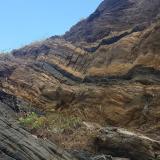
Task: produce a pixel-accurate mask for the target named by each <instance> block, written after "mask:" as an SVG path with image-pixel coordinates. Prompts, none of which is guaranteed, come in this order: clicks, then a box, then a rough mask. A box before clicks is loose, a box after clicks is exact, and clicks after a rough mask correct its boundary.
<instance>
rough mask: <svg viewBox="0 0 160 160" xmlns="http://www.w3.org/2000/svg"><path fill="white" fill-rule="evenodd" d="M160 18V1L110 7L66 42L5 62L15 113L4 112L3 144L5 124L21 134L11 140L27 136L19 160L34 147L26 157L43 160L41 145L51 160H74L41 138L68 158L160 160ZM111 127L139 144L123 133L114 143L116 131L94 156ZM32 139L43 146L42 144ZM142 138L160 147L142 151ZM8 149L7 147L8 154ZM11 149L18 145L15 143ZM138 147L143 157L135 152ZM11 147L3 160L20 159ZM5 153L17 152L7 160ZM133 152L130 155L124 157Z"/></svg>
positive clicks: (1, 95) (4, 81) (107, 2)
mask: <svg viewBox="0 0 160 160" xmlns="http://www.w3.org/2000/svg"><path fill="white" fill-rule="evenodd" d="M159 16H160V1H159V0H152V1H151V0H139V1H138V0H104V1H103V2H102V3H101V4H100V6H99V7H98V8H97V10H96V11H95V12H94V13H93V14H92V15H90V16H89V17H88V18H87V19H85V20H83V21H81V22H79V23H78V24H77V25H75V26H73V27H72V28H71V30H70V31H69V32H67V33H66V34H65V35H64V36H62V37H57V36H56V37H51V38H48V39H46V40H45V41H42V42H36V43H33V44H30V45H28V46H25V47H23V48H21V49H17V50H14V51H12V52H11V53H10V54H8V55H0V102H1V103H3V105H1V109H2V110H5V108H6V107H8V109H7V111H5V112H4V113H6V112H9V113H8V114H5V115H4V113H3V112H1V117H2V118H1V119H2V120H1V122H0V123H3V124H2V132H0V134H2V136H4V135H3V128H5V126H6V124H7V126H9V127H8V128H7V133H10V132H11V131H10V130H14V133H13V135H11V137H13V138H14V134H16V135H19V134H20V137H22V139H23V140H22V142H21V143H20V150H18V155H19V156H20V157H18V158H19V159H23V158H22V156H21V154H22V152H23V146H24V145H25V144H26V143H27V144H30V145H29V146H30V148H29V150H30V151H28V150H26V149H25V155H26V157H25V158H26V159H27V158H28V157H27V156H28V155H27V154H28V153H31V155H33V154H34V155H33V156H34V157H35V156H36V158H37V160H38V159H43V158H41V157H43V156H44V155H43V154H42V155H41V154H40V153H37V151H38V152H39V151H40V150H37V149H36V148H39V145H42V150H43V151H42V152H45V153H46V154H47V155H48V156H50V154H52V157H57V156H59V158H61V159H65V158H66V157H67V158H68V157H70V155H68V153H66V152H65V155H64V156H63V155H62V154H59V152H56V151H55V150H54V149H53V148H54V147H55V146H54V145H53V144H51V142H48V141H47V142H44V141H43V140H41V138H44V139H45V138H49V139H50V140H51V141H53V142H54V143H57V144H59V145H60V146H61V147H64V148H65V149H68V150H69V151H71V150H72V151H73V150H74V151H73V152H72V153H73V155H74V156H75V157H78V158H81V159H83V158H86V159H93V158H94V159H96V158H97V157H98V158H99V159H100V158H102V157H103V154H110V155H111V156H108V155H105V158H108V159H109V158H110V159H117V158H116V157H121V158H126V159H131V160H132V159H134V160H139V157H141V159H146V157H148V154H149V157H150V158H151V159H156V158H158V155H159V151H160V148H159V140H160V137H159V131H160V130H159V128H160V127H159V126H160V107H159V106H160V95H159V91H160V70H159V69H160V58H159V49H160V20H159ZM12 110H14V112H13V111H12ZM15 112H16V114H15ZM2 113H3V114H2ZM33 113H34V114H33ZM33 115H34V116H33ZM35 115H36V116H35ZM6 116H9V117H13V119H11V122H12V121H13V122H14V123H17V121H18V122H19V123H20V124H22V126H18V125H17V124H15V125H16V127H17V128H18V130H16V131H15V127H12V124H10V122H8V120H6V119H5V117H6ZM9 119H10V118H9ZM13 122H12V123H13ZM22 122H23V123H22ZM30 122H31V123H30ZM44 122H45V123H44ZM8 123H9V124H8ZM86 124H87V125H86ZM106 126H116V127H122V128H126V129H128V130H131V131H134V137H133V138H132V136H131V135H133V134H131V135H130V134H129V135H130V136H131V137H130V136H129V140H128V139H127V138H128V135H125V138H126V141H124V142H123V141H121V139H122V137H123V135H122V137H121V136H119V135H118V136H117V132H116V133H114V134H115V136H113V137H110V134H111V135H114V134H112V132H111V133H110V131H109V133H108V135H107V136H106V135H105V137H107V141H106V139H103V136H102V138H100V146H101V143H102V145H103V149H102V150H101V148H100V149H99V150H95V148H96V147H97V149H98V147H99V146H98V145H99V144H95V143H91V142H92V141H93V137H97V135H99V132H101V131H99V129H100V128H103V127H106ZM21 127H23V128H24V127H25V129H27V130H28V131H27V132H26V131H24V129H22V128H21ZM100 130H101V129H100ZM113 130H114V129H113ZM114 131H115V130H114ZM19 132H20V133H19ZM28 132H31V133H32V134H34V135H36V136H38V137H39V138H40V139H39V138H38V139H39V140H40V141H42V142H40V143H39V142H36V140H35V138H33V136H31V135H30V134H29V133H28ZM127 133H128V132H127ZM129 133H130V132H129ZM139 133H141V135H142V134H144V135H145V136H144V137H146V136H148V137H147V138H148V139H149V137H150V138H151V139H150V140H151V141H152V142H156V147H153V146H152V143H150V142H148V141H147V142H143V143H138V142H137V137H136V135H137V136H138V135H139ZM126 136H127V137H126ZM25 137H27V138H25ZM108 137H110V139H109V140H108ZM141 137H142V136H141ZM138 138H139V137H138ZM7 139H9V136H8V137H7ZM33 139H34V140H33ZM9 140H11V141H12V138H11V139H9ZM143 140H144V139H143ZM143 140H142V141H143ZM31 141H33V143H32V142H31ZM138 141H139V140H138ZM107 142H109V144H107ZM6 143H7V142H5V141H3V142H0V144H2V146H3V145H5V144H6ZM9 143H10V141H9ZM42 143H43V144H42ZM115 143H116V144H115ZM146 143H147V145H146ZM122 144H124V147H122V146H121V145H122ZM11 145H17V144H16V143H15V142H14V144H13V142H12V144H11ZM32 145H36V148H33V147H32ZM136 145H138V148H140V149H141V150H143V151H144V152H143V153H142V152H139V151H137V150H136V149H135V150H134V149H133V148H134V146H136ZM125 146H127V147H125ZM5 147H6V148H5V149H3V147H1V148H2V149H1V148H0V151H1V150H2V153H3V154H2V155H3V156H2V157H3V159H4V156H10V157H11V155H13V156H12V159H16V155H15V152H16V151H17V148H15V150H11V149H12V148H11V147H10V146H9V145H8V143H7V145H6V146H5ZM48 147H49V148H48ZM50 147H51V148H50ZM136 147H137V146H136ZM145 147H146V148H151V152H149V153H147V152H146V150H148V149H146V148H145ZM144 148H145V149H144ZM6 149H8V150H9V151H10V150H11V152H8V151H7V152H5V153H4V150H6ZM52 149H53V150H52ZM35 150H36V153H35ZM75 150H76V151H75ZM80 150H81V151H80ZM84 150H87V152H84ZM117 150H120V152H118V151H117ZM128 151H129V154H125V153H126V152H128ZM40 152H41V151H40ZM53 152H54V153H53ZM77 152H78V154H77ZM88 152H90V153H89V154H88ZM8 153H10V154H8ZM95 153H97V154H98V156H97V157H94V154H95ZM37 154H38V155H37ZM64 157H65V158H64ZM5 158H6V157H5ZM28 159H33V158H31V157H30V158H28Z"/></svg>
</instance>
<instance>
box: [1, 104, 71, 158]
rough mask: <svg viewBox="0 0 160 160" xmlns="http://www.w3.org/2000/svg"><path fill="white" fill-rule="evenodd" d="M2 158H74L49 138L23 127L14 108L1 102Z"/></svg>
mask: <svg viewBox="0 0 160 160" xmlns="http://www.w3.org/2000/svg"><path fill="white" fill-rule="evenodd" d="M0 159H1V160H50V159H55V160H72V159H74V158H73V157H72V156H71V155H70V154H68V153H67V152H66V151H64V150H63V149H61V148H59V147H57V146H56V145H55V144H53V143H51V142H50V141H48V140H44V139H39V138H37V137H36V136H34V135H31V134H30V133H28V132H27V131H25V130H24V129H22V128H21V127H20V126H19V125H18V124H17V122H16V115H15V112H14V110H12V108H10V107H9V106H7V105H5V104H3V103H0Z"/></svg>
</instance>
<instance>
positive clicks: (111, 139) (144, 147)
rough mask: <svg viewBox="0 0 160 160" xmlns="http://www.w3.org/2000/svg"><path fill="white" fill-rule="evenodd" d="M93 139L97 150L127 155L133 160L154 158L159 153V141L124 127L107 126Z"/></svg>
mask: <svg viewBox="0 0 160 160" xmlns="http://www.w3.org/2000/svg"><path fill="white" fill-rule="evenodd" d="M100 132H101V134H100V135H99V136H98V137H97V138H96V139H95V146H96V149H97V150H98V151H99V152H103V153H106V154H111V155H118V156H122V157H128V158H131V159H133V160H151V159H156V158H157V156H158V155H159V154H160V141H156V140H154V139H151V138H149V137H146V136H144V135H141V134H136V133H134V132H129V131H127V130H125V129H121V128H114V127H108V128H104V129H102V130H101V131H100Z"/></svg>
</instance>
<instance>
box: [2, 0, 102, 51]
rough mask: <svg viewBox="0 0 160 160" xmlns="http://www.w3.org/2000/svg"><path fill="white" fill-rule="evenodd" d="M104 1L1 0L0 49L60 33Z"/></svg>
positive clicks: (18, 45)
mask: <svg viewBox="0 0 160 160" xmlns="http://www.w3.org/2000/svg"><path fill="white" fill-rule="evenodd" d="M101 1H102V0H0V51H8V50H11V49H14V48H19V47H22V46H23V45H25V44H29V43H31V42H33V41H36V40H42V39H45V38H47V37H50V36H53V35H61V34H63V33H65V31H67V30H69V28H70V27H71V26H72V25H74V24H75V23H77V22H78V21H79V20H80V19H82V18H85V17H87V16H88V15H89V14H91V13H92V12H93V11H94V10H95V9H96V8H97V6H98V5H99V4H100V2H101Z"/></svg>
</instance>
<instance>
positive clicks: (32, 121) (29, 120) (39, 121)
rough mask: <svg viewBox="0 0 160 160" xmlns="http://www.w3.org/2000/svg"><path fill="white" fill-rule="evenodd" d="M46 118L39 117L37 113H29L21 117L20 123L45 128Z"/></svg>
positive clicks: (32, 127)
mask: <svg viewBox="0 0 160 160" xmlns="http://www.w3.org/2000/svg"><path fill="white" fill-rule="evenodd" d="M46 122H47V120H46V118H45V117H42V116H41V117H39V116H38V115H37V114H36V113H34V112H32V113H29V114H28V115H27V116H24V117H21V118H19V123H20V124H21V125H23V126H25V127H29V128H31V129H38V128H44V127H45V126H46Z"/></svg>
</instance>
